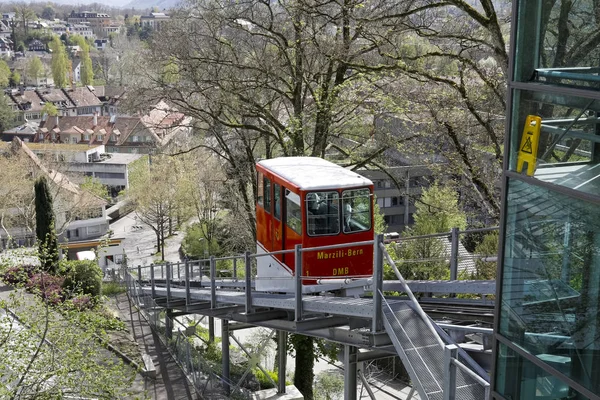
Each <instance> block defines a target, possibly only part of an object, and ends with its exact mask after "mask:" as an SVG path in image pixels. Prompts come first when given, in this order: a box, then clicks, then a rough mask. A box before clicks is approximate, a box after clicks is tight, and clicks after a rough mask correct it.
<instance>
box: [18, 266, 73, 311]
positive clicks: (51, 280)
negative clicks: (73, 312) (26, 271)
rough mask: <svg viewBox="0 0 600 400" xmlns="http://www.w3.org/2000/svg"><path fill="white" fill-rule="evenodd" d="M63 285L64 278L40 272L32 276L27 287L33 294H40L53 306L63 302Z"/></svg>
mask: <svg viewBox="0 0 600 400" xmlns="http://www.w3.org/2000/svg"><path fill="white" fill-rule="evenodd" d="M63 283H64V278H63V277H61V276H54V275H50V274H49V273H47V272H40V273H37V274H34V275H33V276H31V278H29V281H27V283H26V284H25V286H26V288H27V289H28V290H29V291H31V292H34V293H39V294H40V296H41V297H42V298H43V299H45V300H48V302H50V303H51V304H59V303H61V302H62V301H63V290H62V287H63Z"/></svg>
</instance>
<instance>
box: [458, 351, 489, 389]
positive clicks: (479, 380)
mask: <svg viewBox="0 0 600 400" xmlns="http://www.w3.org/2000/svg"><path fill="white" fill-rule="evenodd" d="M452 363H454V365H456V366H457V367H458V368H460V369H461V370H462V371H463V372H464V373H465V374H467V375H469V376H470V377H471V378H473V379H475V380H476V381H477V383H478V384H480V385H481V386H483V387H484V388H485V387H488V386H490V383H489V382H487V381H486V380H485V379H483V378H482V377H481V376H479V375H477V374H476V373H475V372H474V371H472V370H471V369H470V368H469V367H467V366H466V365H465V364H463V363H461V362H460V361H459V360H457V359H456V358H454V359H452Z"/></svg>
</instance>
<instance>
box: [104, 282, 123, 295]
mask: <svg viewBox="0 0 600 400" xmlns="http://www.w3.org/2000/svg"><path fill="white" fill-rule="evenodd" d="M126 292H127V288H126V287H125V286H123V285H122V284H120V283H119V282H103V283H102V295H103V296H116V295H118V294H121V293H126Z"/></svg>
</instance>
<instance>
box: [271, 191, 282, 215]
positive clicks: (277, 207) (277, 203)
mask: <svg viewBox="0 0 600 400" xmlns="http://www.w3.org/2000/svg"><path fill="white" fill-rule="evenodd" d="M273 204H274V205H275V210H274V212H273V216H274V217H275V218H277V219H278V220H280V221H281V186H280V185H278V184H277V183H274V184H273Z"/></svg>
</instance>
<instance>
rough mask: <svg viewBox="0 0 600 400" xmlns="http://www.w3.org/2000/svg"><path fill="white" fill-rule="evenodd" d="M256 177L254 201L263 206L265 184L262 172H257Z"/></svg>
mask: <svg viewBox="0 0 600 400" xmlns="http://www.w3.org/2000/svg"><path fill="white" fill-rule="evenodd" d="M257 176H258V178H257V179H256V203H258V205H259V206H261V207H264V205H265V184H264V180H263V174H261V173H260V172H258V173H257Z"/></svg>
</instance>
